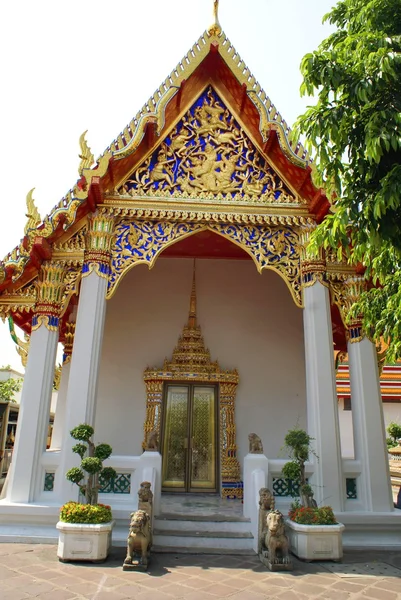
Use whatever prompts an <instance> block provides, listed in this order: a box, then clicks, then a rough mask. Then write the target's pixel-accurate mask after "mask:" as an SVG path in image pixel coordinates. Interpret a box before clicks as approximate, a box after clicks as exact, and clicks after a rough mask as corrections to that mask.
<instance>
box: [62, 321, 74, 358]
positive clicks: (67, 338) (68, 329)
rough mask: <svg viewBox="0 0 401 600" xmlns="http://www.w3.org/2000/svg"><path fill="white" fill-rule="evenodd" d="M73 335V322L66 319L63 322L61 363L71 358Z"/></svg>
mask: <svg viewBox="0 0 401 600" xmlns="http://www.w3.org/2000/svg"><path fill="white" fill-rule="evenodd" d="M74 336H75V323H73V322H70V321H67V323H66V324H65V334H64V353H63V363H66V362H68V361H69V360H70V359H71V355H72V349H73V346H74Z"/></svg>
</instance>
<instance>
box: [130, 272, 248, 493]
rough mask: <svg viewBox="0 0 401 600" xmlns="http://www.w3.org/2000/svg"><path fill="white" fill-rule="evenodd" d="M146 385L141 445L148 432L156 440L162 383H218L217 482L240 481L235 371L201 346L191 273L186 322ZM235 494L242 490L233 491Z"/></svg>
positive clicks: (148, 373)
mask: <svg viewBox="0 0 401 600" xmlns="http://www.w3.org/2000/svg"><path fill="white" fill-rule="evenodd" d="M143 378H144V381H145V386H146V417H145V422H144V440H143V444H142V446H143V448H146V443H147V440H148V436H149V433H150V432H152V431H155V432H157V436H158V438H159V439H160V433H161V432H160V427H161V415H162V409H163V408H162V406H163V404H162V403H163V385H164V384H165V383H166V382H173V381H180V382H191V383H218V384H219V391H220V393H219V396H220V408H219V414H220V418H219V422H220V463H221V464H220V469H221V473H220V476H221V483H222V487H223V485H224V483H226V482H227V483H236V482H239V481H240V465H239V461H238V459H237V445H236V428H235V396H236V390H237V386H238V383H239V376H238V372H237V371H236V370H233V371H223V370H221V368H220V366H219V363H218V362H217V361H216V362H212V361H211V359H210V352H209V350H208V349H206V347H205V343H204V340H203V336H202V333H201V328H200V326H199V325H197V317H196V287H195V273H194V277H193V282H192V290H191V299H190V307H189V316H188V323H187V324H186V325H185V326H184V329H183V332H182V334H181V336H180V337H179V338H178V344H177V346H176V347H175V348H174V351H173V356H172V359H171V360H170V361H168V360H167V359H166V360H165V361H164V365H163V367H161V368H155V367H152V368H149V367H148V368H146V369H145V372H144V375H143ZM236 492H237V497H240V496H241V495H242V489H238V490H236Z"/></svg>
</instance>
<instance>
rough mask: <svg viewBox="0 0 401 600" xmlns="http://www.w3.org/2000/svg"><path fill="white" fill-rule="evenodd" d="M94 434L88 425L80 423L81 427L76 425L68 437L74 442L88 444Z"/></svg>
mask: <svg viewBox="0 0 401 600" xmlns="http://www.w3.org/2000/svg"><path fill="white" fill-rule="evenodd" d="M94 433H95V430H94V429H93V427H91V426H90V425H86V424H85V423H81V425H77V427H74V429H71V431H70V435H71V437H72V438H74V440H79V441H80V442H89V440H90V438H91V437H92V435H93V434H94Z"/></svg>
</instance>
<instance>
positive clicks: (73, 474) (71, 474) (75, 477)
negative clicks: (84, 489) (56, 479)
mask: <svg viewBox="0 0 401 600" xmlns="http://www.w3.org/2000/svg"><path fill="white" fill-rule="evenodd" d="M65 476H66V478H67V479H68V481H71V483H76V484H77V485H78V484H79V482H80V481H82V479H83V478H84V477H85V474H84V472H83V471H82V469H80V468H79V467H72V469H70V470H69V471H67V473H66V474H65Z"/></svg>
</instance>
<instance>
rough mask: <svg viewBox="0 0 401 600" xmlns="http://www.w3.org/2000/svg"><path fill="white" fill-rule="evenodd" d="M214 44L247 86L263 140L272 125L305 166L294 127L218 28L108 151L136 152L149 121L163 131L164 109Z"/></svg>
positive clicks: (207, 35) (292, 155)
mask: <svg viewBox="0 0 401 600" xmlns="http://www.w3.org/2000/svg"><path fill="white" fill-rule="evenodd" d="M212 45H214V47H215V48H216V49H217V51H218V52H219V54H220V55H221V57H222V58H223V60H224V61H225V62H226V63H227V65H228V67H229V69H231V71H232V72H233V74H234V76H235V77H236V78H237V80H238V82H239V84H240V85H245V86H246V90H247V94H248V97H249V98H250V99H251V101H252V102H253V104H254V105H255V108H256V109H257V111H258V113H259V115H260V124H259V129H260V132H261V135H262V137H263V139H264V141H265V140H266V139H267V136H268V131H269V129H270V127H271V126H272V124H273V125H274V127H275V129H276V130H277V133H278V139H279V143H280V146H281V147H282V149H283V151H285V154H286V155H287V157H288V158H289V159H290V160H291V162H293V163H294V164H296V165H298V166H302V167H306V166H307V164H308V162H309V160H310V159H309V155H308V153H307V151H306V150H305V148H304V147H303V145H302V144H301V143H300V142H298V144H297V145H296V146H295V148H294V149H293V148H292V147H291V144H290V142H289V135H290V132H291V130H290V128H289V126H288V125H287V123H286V122H285V120H284V119H283V118H282V117H281V115H280V113H279V112H278V111H277V109H276V108H275V106H274V105H273V104H272V102H271V100H270V99H269V97H268V96H267V95H266V93H265V92H264V90H263V89H262V88H261V86H260V85H259V84H258V83H257V81H256V79H255V77H254V76H253V75H252V74H251V72H250V70H249V69H248V68H247V67H246V65H245V63H244V61H243V60H242V58H241V57H240V55H239V54H238V52H237V51H236V50H235V48H234V46H233V45H232V44H231V42H230V40H229V39H228V38H227V36H226V35H225V33H224V32H222V31H218V30H216V31H215V30H214V29H212V30H211V31H210V32H207V31H205V33H204V34H203V35H202V36H201V37H200V38H199V39H198V41H197V42H196V43H195V44H194V45H193V46H192V48H191V49H190V51H189V52H188V53H187V54H186V55H185V56H184V58H183V59H182V61H180V62H179V63H178V65H177V66H176V67H175V69H173V71H172V72H171V74H170V75H169V76H168V77H167V78H166V80H165V81H164V82H163V83H162V85H161V86H160V87H159V88H158V89H157V90H156V92H155V94H154V95H153V96H152V97H151V98H150V99H149V101H148V102H147V103H146V104H145V105H144V107H143V108H142V109H141V110H140V111H139V112H138V113H137V115H136V116H135V117H134V119H132V121H131V122H130V123H129V125H128V126H127V127H125V129H124V134H123V135H121V134H120V136H119V137H118V138H117V139H116V140H114V141H113V142H112V144H111V145H110V146H109V147H108V148H107V150H106V152H110V153H112V154H113V156H114V157H115V159H116V160H119V159H120V158H124V157H126V156H128V155H129V154H131V153H132V152H134V151H135V150H136V148H137V147H138V145H139V142H140V140H141V139H142V137H143V132H144V128H145V124H146V122H152V121H153V122H156V124H157V131H158V133H160V132H161V131H162V128H163V125H164V111H165V108H166V106H167V104H168V102H169V101H170V100H171V98H172V97H173V96H174V95H175V94H176V93H177V91H178V89H179V88H180V86H181V83H182V82H183V81H184V79H185V80H187V79H189V77H190V75H191V74H192V73H193V72H194V71H195V69H196V68H197V67H198V65H200V63H201V62H202V61H203V60H204V58H206V56H207V55H208V53H209V51H210V47H211V46H212Z"/></svg>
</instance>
